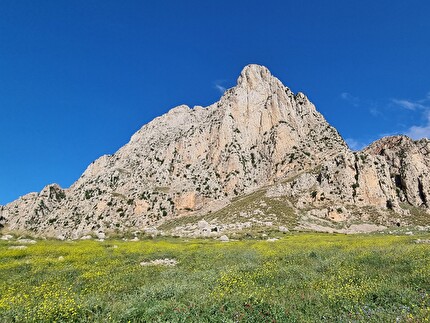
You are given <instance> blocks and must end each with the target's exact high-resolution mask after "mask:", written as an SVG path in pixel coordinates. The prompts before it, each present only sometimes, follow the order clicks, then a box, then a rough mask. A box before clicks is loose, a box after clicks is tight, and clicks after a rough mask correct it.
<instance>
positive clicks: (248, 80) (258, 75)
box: [237, 64, 280, 89]
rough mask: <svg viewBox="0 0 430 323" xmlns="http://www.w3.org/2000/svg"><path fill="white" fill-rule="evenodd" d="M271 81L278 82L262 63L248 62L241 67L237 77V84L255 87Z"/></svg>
mask: <svg viewBox="0 0 430 323" xmlns="http://www.w3.org/2000/svg"><path fill="white" fill-rule="evenodd" d="M272 82H277V83H280V81H279V80H278V79H277V78H275V77H274V76H273V75H272V74H271V73H270V71H269V69H268V68H267V67H265V66H262V65H257V64H250V65H247V66H245V67H244V68H243V70H242V72H241V73H240V76H239V78H238V79H237V84H238V86H241V87H247V88H250V89H255V88H257V87H258V86H260V85H262V84H269V83H272Z"/></svg>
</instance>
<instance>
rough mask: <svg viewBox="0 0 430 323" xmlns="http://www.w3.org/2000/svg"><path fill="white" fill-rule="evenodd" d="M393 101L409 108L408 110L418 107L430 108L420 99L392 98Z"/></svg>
mask: <svg viewBox="0 0 430 323" xmlns="http://www.w3.org/2000/svg"><path fill="white" fill-rule="evenodd" d="M391 102H393V103H394V104H396V105H398V106H400V107H402V108H404V109H407V110H412V111H415V110H417V109H426V108H428V107H427V106H425V105H423V104H422V102H423V101H422V100H420V101H412V100H398V99H391Z"/></svg>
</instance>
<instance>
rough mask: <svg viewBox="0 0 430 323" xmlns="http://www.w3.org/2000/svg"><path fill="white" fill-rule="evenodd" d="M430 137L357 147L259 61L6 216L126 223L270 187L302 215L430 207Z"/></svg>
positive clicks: (69, 230) (101, 228)
mask: <svg viewBox="0 0 430 323" xmlns="http://www.w3.org/2000/svg"><path fill="white" fill-rule="evenodd" d="M429 149H430V146H429V141H428V140H426V139H423V140H421V141H417V142H414V141H412V140H410V139H409V138H407V137H401V136H400V137H392V138H383V139H381V140H380V141H377V142H375V143H373V144H372V145H370V146H369V147H368V148H366V149H364V150H363V151H362V152H352V151H350V150H349V149H348V147H347V145H346V144H345V142H344V141H343V139H342V138H341V136H340V135H339V133H338V132H337V131H336V129H334V128H333V127H332V126H330V125H329V124H328V123H327V122H326V120H325V119H324V117H323V116H322V115H321V114H320V113H319V112H318V111H316V109H315V107H314V105H313V104H312V103H311V102H310V101H309V100H308V98H307V97H306V96H305V95H304V94H303V93H297V94H294V93H293V92H292V91H291V90H290V89H289V88H287V87H285V86H284V85H283V84H282V83H281V82H280V81H279V80H278V79H277V78H275V77H274V76H272V75H271V74H270V72H269V71H268V70H267V68H265V67H262V66H258V65H249V66H247V67H245V68H244V70H243V71H242V72H241V74H240V76H239V79H238V81H237V85H236V86H235V87H233V88H231V89H229V90H227V91H226V92H225V93H224V95H223V96H222V97H221V99H220V101H219V102H216V103H214V104H212V105H210V106H208V107H205V108H203V107H199V106H197V107H194V108H189V107H187V106H185V105H182V106H179V107H176V108H174V109H172V110H170V111H169V112H168V113H167V114H165V115H163V116H160V117H158V118H156V119H154V120H153V121H151V122H150V123H148V124H146V125H144V126H143V127H142V128H141V129H140V130H139V131H138V132H136V133H135V134H134V135H133V136H132V138H131V140H130V142H129V143H128V144H126V145H125V146H123V147H122V148H121V149H119V150H118V151H117V152H116V153H115V154H114V155H109V156H102V157H100V158H99V159H98V160H96V161H95V162H93V163H92V164H91V165H89V166H88V168H87V169H86V171H85V172H84V173H83V174H82V176H81V177H80V178H79V179H78V180H77V181H76V182H75V183H74V184H73V185H72V186H71V187H70V188H68V189H62V188H60V187H59V186H58V185H56V184H53V185H48V186H46V187H45V188H44V189H43V190H42V191H41V192H40V193H30V194H28V195H26V196H23V197H21V198H20V199H18V200H16V201H14V202H12V203H10V204H8V205H6V206H3V207H1V211H0V212H1V213H0V219H3V220H1V221H3V223H4V224H5V225H6V226H7V227H8V229H10V230H29V231H32V232H35V233H39V234H44V235H51V236H59V235H62V236H64V237H79V236H81V235H85V234H88V233H91V232H94V233H99V234H102V233H104V232H108V231H118V232H122V231H127V230H135V229H145V228H150V227H154V226H158V225H160V224H162V223H164V222H166V220H172V219H175V218H177V217H180V216H187V215H204V214H207V213H208V212H212V211H217V210H219V209H222V208H223V207H225V206H228V205H229V203H230V201H231V200H232V199H233V198H236V197H240V196H244V195H246V194H250V193H252V192H255V191H257V190H259V189H262V188H266V189H267V194H266V195H267V196H272V197H274V198H277V199H280V200H282V199H284V200H285V203H286V204H285V205H287V204H288V205H290V206H291V207H292V208H293V209H294V210H295V212H296V214H297V215H300V214H305V213H306V212H307V213H306V214H311V213H312V212H314V213H315V212H316V210H317V211H318V210H319V211H318V212H320V213H318V212H317V216H320V217H326V218H328V219H330V220H333V221H337V220H339V221H341V220H345V219H346V218H348V216H350V214H351V212H350V211H348V210H346V209H345V212H343V214H340V213H339V212H338V211H339V210H342V208H344V207H345V206H347V205H350V206H354V207H366V206H373V207H376V208H377V209H379V210H381V211H382V212H385V211H387V210H389V211H390V212H394V214H399V215H402V214H404V213H405V212H406V211H405V210H404V209H403V208H401V207H400V206H401V204H402V203H407V204H408V205H411V206H416V207H420V208H423V209H428V206H429V205H428V197H429V194H430V183H429V179H428V176H426V174H427V173H428V171H429V166H430V161H429V156H428V152H429ZM334 205H337V206H336V207H334ZM300 210H305V211H306V212H305V213H303V212H301V211H300ZM321 210H322V211H321ZM335 210H337V211H335ZM321 212H322V213H321ZM396 212H397V213H396ZM321 214H322V215H321ZM390 214H391V213H390ZM390 214H388V213H386V214H385V213H384V214H383V215H382V216H385V217H386V218H387V220H389V219H388V218H389V217H390V216H392V217H393V215H390ZM362 216H365V215H363V214H362ZM394 217H396V215H394ZM395 221H397V220H395Z"/></svg>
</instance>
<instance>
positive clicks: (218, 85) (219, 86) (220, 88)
mask: <svg viewBox="0 0 430 323" xmlns="http://www.w3.org/2000/svg"><path fill="white" fill-rule="evenodd" d="M224 83H225V80H216V81H214V82H213V85H214V88H215V89H216V90H218V91H219V93H221V94H224V92H225V90H227V88H226V87H225V86H224V85H223V84H224Z"/></svg>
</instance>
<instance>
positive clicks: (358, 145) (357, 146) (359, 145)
mask: <svg viewBox="0 0 430 323" xmlns="http://www.w3.org/2000/svg"><path fill="white" fill-rule="evenodd" d="M345 141H346V143H347V145H348V147H349V148H350V149H351V150H354V151H358V150H362V149H363V148H364V147H366V146H367V145H366V144H365V143H363V142H361V141H358V140H355V139H353V138H346V139H345Z"/></svg>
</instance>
